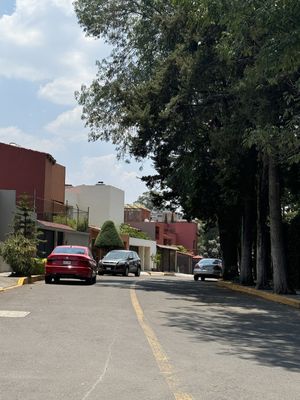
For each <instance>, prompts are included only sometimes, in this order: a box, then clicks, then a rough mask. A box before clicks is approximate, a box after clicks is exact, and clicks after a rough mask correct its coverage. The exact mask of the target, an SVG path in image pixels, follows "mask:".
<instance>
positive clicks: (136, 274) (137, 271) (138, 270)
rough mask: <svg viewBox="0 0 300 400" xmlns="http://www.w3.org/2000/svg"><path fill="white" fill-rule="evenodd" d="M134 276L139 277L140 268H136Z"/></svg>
mask: <svg viewBox="0 0 300 400" xmlns="http://www.w3.org/2000/svg"><path fill="white" fill-rule="evenodd" d="M134 275H135V276H140V275H141V268H140V267H138V269H137V270H136V273H135V274H134Z"/></svg>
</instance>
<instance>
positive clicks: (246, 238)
mask: <svg viewBox="0 0 300 400" xmlns="http://www.w3.org/2000/svg"><path fill="white" fill-rule="evenodd" d="M252 225H253V207H252V199H251V198H249V197H247V198H246V199H245V200H244V212H243V217H242V240H241V271H240V283H241V284H242V285H253V274H252V238H253V235H252Z"/></svg>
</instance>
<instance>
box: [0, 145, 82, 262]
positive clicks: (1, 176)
mask: <svg viewBox="0 0 300 400" xmlns="http://www.w3.org/2000/svg"><path fill="white" fill-rule="evenodd" d="M24 193H26V194H27V196H28V198H29V200H31V202H32V206H33V208H34V211H35V212H34V215H33V217H34V218H36V219H37V223H38V228H39V230H40V231H41V232H42V236H41V237H40V239H42V240H43V242H41V244H40V245H39V248H38V251H39V255H41V256H47V255H48V254H49V253H50V252H51V251H52V249H53V248H54V247H55V246H56V245H59V244H63V243H69V244H79V243H80V244H85V245H88V243H89V235H88V234H87V233H85V232H77V231H75V230H74V229H72V228H70V227H69V226H67V225H66V224H57V223H56V224H55V223H53V216H55V215H63V214H65V212H66V208H65V205H64V199H65V167H64V166H62V165H60V164H57V163H56V161H55V159H54V158H53V157H52V156H51V155H50V154H48V153H43V152H39V151H35V150H30V149H25V148H23V147H20V146H17V145H8V144H4V143H0V240H2V241H3V240H5V237H6V235H7V233H9V232H10V231H11V227H10V225H11V223H12V220H13V215H14V213H15V210H16V203H17V202H18V198H19V196H20V195H22V194H24Z"/></svg>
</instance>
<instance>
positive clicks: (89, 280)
mask: <svg viewBox="0 0 300 400" xmlns="http://www.w3.org/2000/svg"><path fill="white" fill-rule="evenodd" d="M85 283H86V284H87V285H92V284H93V278H86V279H85Z"/></svg>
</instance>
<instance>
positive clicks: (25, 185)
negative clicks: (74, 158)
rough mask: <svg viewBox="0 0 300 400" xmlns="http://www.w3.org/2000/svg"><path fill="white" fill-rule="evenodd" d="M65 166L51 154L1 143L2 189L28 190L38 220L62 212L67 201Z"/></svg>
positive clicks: (17, 191)
mask: <svg viewBox="0 0 300 400" xmlns="http://www.w3.org/2000/svg"><path fill="white" fill-rule="evenodd" d="M64 185H65V167H64V166H62V165H60V164H57V162H56V160H55V159H54V158H53V157H52V156H51V155H50V154H48V153H43V152H40V151H35V150H30V149H25V148H23V147H20V146H17V145H9V144H5V143H0V189H5V190H15V191H16V198H17V200H18V198H19V196H20V195H21V194H23V193H26V194H27V195H28V196H29V198H30V199H31V200H32V204H33V206H34V209H35V212H36V214H37V218H38V219H48V218H47V215H49V214H50V215H51V214H53V213H55V212H59V211H60V210H61V209H62V208H63V207H64V200H65V191H64Z"/></svg>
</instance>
